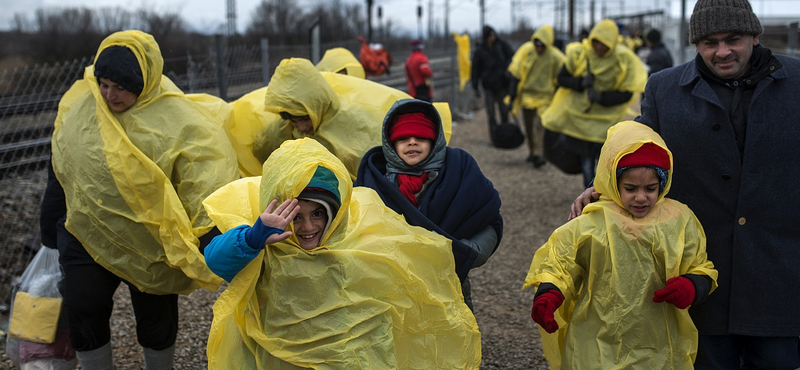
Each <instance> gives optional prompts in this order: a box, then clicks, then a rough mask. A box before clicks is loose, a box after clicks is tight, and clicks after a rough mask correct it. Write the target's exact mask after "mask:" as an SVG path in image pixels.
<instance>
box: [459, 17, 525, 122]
mask: <svg viewBox="0 0 800 370" xmlns="http://www.w3.org/2000/svg"><path fill="white" fill-rule="evenodd" d="M513 56H514V50H513V49H512V48H511V46H510V45H508V43H507V42H505V41H504V40H502V39H500V38H499V37H497V33H496V32H495V31H494V29H493V28H492V27H489V26H484V27H483V42H482V43H481V44H480V45H479V46H478V47H477V49H476V50H475V53H474V54H473V55H472V74H471V77H470V79H471V80H472V89H473V90H475V96H477V97H480V96H481V93H480V90H478V88H479V85H480V86H483V93H484V95H485V100H484V101H485V103H486V104H485V106H486V116H487V117H488V118H489V135H490V136H491V135H492V129H493V128H494V127H495V126H496V125H498V124H500V123H502V122H508V105H506V103H504V102H503V99H505V97H506V94H508V78H507V77H506V69H508V65H509V64H510V63H511V58H512V57H513ZM495 110H498V111H499V112H498V113H495ZM496 114H497V115H499V118H500V122H498V121H497V118H498V116H497V115H496Z"/></svg>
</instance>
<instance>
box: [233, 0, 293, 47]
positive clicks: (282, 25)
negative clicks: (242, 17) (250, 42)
mask: <svg viewBox="0 0 800 370" xmlns="http://www.w3.org/2000/svg"><path fill="white" fill-rule="evenodd" d="M302 19H303V11H302V10H301V9H300V7H299V6H297V4H296V2H295V1H290V0H262V1H261V3H260V4H259V5H258V6H257V7H256V10H255V11H254V12H253V15H252V17H251V20H250V24H249V25H248V26H247V34H248V36H251V37H255V38H261V37H266V38H269V39H270V40H271V42H274V43H277V44H278V45H286V44H287V43H292V42H296V41H298V40H302V39H304V38H305V37H306V32H305V31H306V30H305V29H302V27H297V25H300V24H303V23H302V22H301V21H302Z"/></svg>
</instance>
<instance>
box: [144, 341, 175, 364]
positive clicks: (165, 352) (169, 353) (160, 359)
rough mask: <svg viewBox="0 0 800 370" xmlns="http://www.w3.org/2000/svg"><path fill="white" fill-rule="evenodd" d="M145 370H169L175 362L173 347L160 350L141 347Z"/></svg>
mask: <svg viewBox="0 0 800 370" xmlns="http://www.w3.org/2000/svg"><path fill="white" fill-rule="evenodd" d="M142 351H143V352H144V368H145V370H170V369H172V365H173V362H174V361H175V345H174V344H173V345H172V346H170V347H167V348H164V349H162V350H154V349H150V348H145V347H142Z"/></svg>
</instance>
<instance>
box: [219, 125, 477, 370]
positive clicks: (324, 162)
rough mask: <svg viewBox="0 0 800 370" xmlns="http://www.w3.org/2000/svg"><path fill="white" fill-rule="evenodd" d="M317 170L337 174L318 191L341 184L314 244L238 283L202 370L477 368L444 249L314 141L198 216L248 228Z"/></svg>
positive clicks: (264, 258) (253, 268)
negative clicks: (355, 179) (335, 208)
mask: <svg viewBox="0 0 800 370" xmlns="http://www.w3.org/2000/svg"><path fill="white" fill-rule="evenodd" d="M321 168H323V169H324V171H322V172H327V173H332V174H334V175H335V177H334V179H333V181H331V180H330V177H329V178H328V180H327V181H325V183H327V184H333V183H334V182H335V183H336V189H335V191H328V192H327V193H329V194H333V196H334V197H337V194H338V198H337V199H338V200H339V201H340V207H339V209H338V211H337V212H336V213H335V215H334V216H333V219H332V220H331V221H330V224H329V226H328V227H327V228H326V231H325V232H324V235H323V236H322V238H321V240H320V244H319V246H318V247H316V248H313V249H310V250H306V249H303V248H301V246H300V243H299V242H298V240H297V237H296V235H292V236H290V237H289V238H288V239H285V240H283V241H281V242H278V243H275V244H269V245H267V246H266V247H265V248H262V249H261V250H260V251H258V253H257V254H256V255H255V256H254V258H253V260H252V261H251V262H250V263H249V264H247V265H246V266H245V267H244V269H242V270H241V271H239V272H238V273H237V274H235V277H234V278H233V279H232V281H231V283H230V285H229V286H228V287H227V289H226V290H225V291H224V292H223V293H222V295H221V296H220V297H219V299H218V300H217V302H216V303H215V304H214V321H213V323H212V326H211V330H210V333H209V340H208V358H209V368H210V369H243V368H247V369H264V368H270V369H300V368H303V369H306V368H310V369H355V368H362V369H408V368H420V369H433V368H437V369H477V368H478V366H479V364H480V333H479V331H478V327H477V323H476V322H475V318H474V317H473V316H472V314H471V312H470V310H469V308H467V306H466V305H465V304H464V303H463V298H462V296H461V294H460V293H459V291H460V290H459V283H458V277H457V276H456V274H455V272H454V271H453V270H452V266H453V257H452V253H451V251H450V248H451V246H450V242H449V240H448V239H446V238H444V237H442V236H440V235H436V234H435V233H432V232H428V231H426V230H424V229H422V228H417V227H412V226H410V225H408V224H407V223H406V221H405V220H404V219H403V218H402V217H401V216H399V215H398V214H397V213H395V212H393V211H392V210H390V209H389V208H387V207H385V206H384V205H383V202H382V201H381V199H380V198H379V197H378V196H377V194H375V192H374V191H372V190H371V189H367V188H353V187H352V183H351V180H350V176H349V173H348V171H347V169H346V168H345V167H344V165H343V164H342V163H341V161H340V160H338V159H337V158H336V157H334V156H333V155H332V154H331V153H330V152H329V151H328V150H327V149H325V148H324V147H323V146H322V145H320V144H319V143H318V142H316V141H314V140H311V139H301V140H291V141H287V142H285V143H284V144H283V145H281V147H280V148H279V149H278V150H277V151H275V152H274V153H273V154H272V155H271V156H270V157H269V159H268V160H267V161H266V162H265V163H264V172H263V176H261V177H249V178H245V179H241V180H239V181H236V182H233V183H231V184H229V185H228V186H226V187H223V188H222V189H220V190H219V191H217V192H216V193H214V194H212V195H211V196H210V197H209V198H208V199H206V201H205V206H206V208H207V209H208V212H209V214H210V215H211V217H212V218H213V219H214V221H215V222H216V224H217V225H218V226H219V227H220V229H222V230H223V231H225V230H228V229H231V228H236V227H242V226H241V225H252V224H253V222H254V221H255V220H256V219H257V218H258V217H259V215H260V214H261V211H262V210H263V209H264V208H265V207H266V206H267V204H268V203H270V202H271V201H272V200H273V199H277V200H278V201H279V202H281V201H284V200H286V199H293V198H297V197H303V192H304V190H305V189H307V188H308V187H311V186H312V185H310V184H311V183H312V182H318V180H319V179H318V174H319V173H320V169H321ZM313 187H318V186H313ZM290 227H291V229H290V231H295V229H294V226H293V225H292V226H290ZM232 231H235V230H232ZM225 235H228V233H227V232H226V234H223V236H225ZM217 238H220V237H217ZM212 244H213V243H212ZM209 248H211V246H209ZM207 257H209V255H208V254H207ZM209 258H210V257H209Z"/></svg>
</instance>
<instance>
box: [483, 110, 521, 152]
mask: <svg viewBox="0 0 800 370" xmlns="http://www.w3.org/2000/svg"><path fill="white" fill-rule="evenodd" d="M512 117H514V116H513V114H512ZM514 120H515V121H516V120H517V117H514ZM491 131H492V144H493V145H494V146H495V147H498V148H500V149H514V148H517V147H519V146H520V145H522V143H524V142H525V134H523V133H522V130H521V129H520V128H519V123H516V122H515V123H511V122H503V123H501V124H499V125H494V126H492V130H491Z"/></svg>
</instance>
